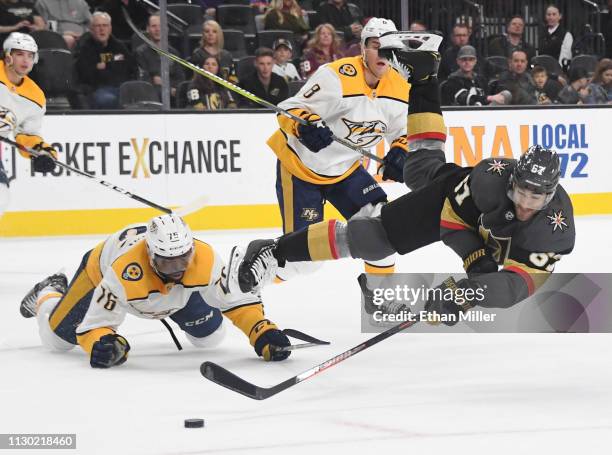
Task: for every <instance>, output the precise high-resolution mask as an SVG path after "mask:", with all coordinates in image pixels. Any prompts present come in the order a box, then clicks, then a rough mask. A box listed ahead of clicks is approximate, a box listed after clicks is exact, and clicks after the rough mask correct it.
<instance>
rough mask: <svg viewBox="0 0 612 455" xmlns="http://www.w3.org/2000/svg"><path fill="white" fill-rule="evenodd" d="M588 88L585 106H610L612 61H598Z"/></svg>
mask: <svg viewBox="0 0 612 455" xmlns="http://www.w3.org/2000/svg"><path fill="white" fill-rule="evenodd" d="M588 88H589V94H588V95H587V97H586V99H585V100H584V103H585V104H612V60H610V59H609V58H603V59H601V60H600V61H599V63H598V65H597V68H596V69H595V76H594V77H593V80H592V81H591V83H590V84H589V87H588Z"/></svg>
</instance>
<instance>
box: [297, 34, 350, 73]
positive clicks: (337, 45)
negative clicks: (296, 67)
mask: <svg viewBox="0 0 612 455" xmlns="http://www.w3.org/2000/svg"><path fill="white" fill-rule="evenodd" d="M340 49H341V42H340V38H338V35H337V34H336V29H335V28H334V26H333V25H331V24H321V25H319V26H318V27H317V28H316V29H315V32H314V36H313V37H312V39H311V40H310V41H309V42H308V45H307V46H306V49H305V50H304V57H303V59H302V64H301V67H302V75H303V76H304V78H307V77H309V76H310V75H311V74H313V73H314V72H315V71H316V70H317V68H318V67H319V66H321V65H323V64H325V63H329V62H333V61H334V60H338V59H339V58H342V57H344V55H343V54H342V51H341V50H340Z"/></svg>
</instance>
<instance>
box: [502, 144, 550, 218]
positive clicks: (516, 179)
mask: <svg viewBox="0 0 612 455" xmlns="http://www.w3.org/2000/svg"><path fill="white" fill-rule="evenodd" d="M560 175H561V163H560V161H559V155H557V152H555V151H554V150H550V149H547V148H544V147H542V146H541V145H532V146H531V147H529V148H528V149H527V151H526V152H525V153H524V154H523V156H521V157H520V159H519V160H518V162H517V163H516V167H515V168H514V170H513V171H512V175H511V176H510V180H509V181H508V197H509V198H510V199H511V200H512V201H513V202H514V203H515V204H516V203H520V204H521V205H522V206H525V207H527V208H531V209H536V210H541V209H543V208H544V207H546V205H547V204H548V203H549V202H550V201H551V199H552V198H553V196H554V195H555V191H556V190H557V185H558V184H559V177H560ZM517 188H518V190H517ZM521 190H523V191H521ZM524 190H528V191H527V193H528V192H531V193H533V195H532V196H528V197H525V195H522V196H521V195H520V194H517V193H525V191H524ZM537 195H544V196H545V197H541V196H540V197H538V196H537Z"/></svg>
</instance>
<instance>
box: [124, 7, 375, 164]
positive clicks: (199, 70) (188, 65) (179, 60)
mask: <svg viewBox="0 0 612 455" xmlns="http://www.w3.org/2000/svg"><path fill="white" fill-rule="evenodd" d="M122 8H123V15H124V16H125V20H126V22H127V23H128V25H129V26H130V28H131V29H132V30H133V31H134V33H135V34H136V35H137V36H138V37H139V38H140V39H141V40H143V41H144V42H145V43H146V44H147V45H148V46H149V47H151V49H153V50H155V51H156V52H157V53H158V54H160V55H163V56H164V57H166V58H168V59H170V60H173V61H175V62H176V63H178V64H179V65H182V66H184V67H186V68H189V69H190V70H192V71H194V72H195V73H198V74H199V75H201V76H204V77H206V78H208V79H210V80H212V81H214V82H216V83H217V84H220V85H222V86H223V87H225V88H226V89H228V90H231V91H232V92H235V93H237V94H239V95H241V96H243V97H245V98H246V99H248V100H250V101H253V102H254V103H257V104H261V105H262V106H265V107H267V108H269V109H272V110H273V111H275V112H276V113H278V114H281V115H284V116H286V117H289V118H290V119H292V120H294V121H296V122H298V123H300V124H302V125H311V123H310V122H308V121H307V120H304V119H303V118H301V117H298V116H297V115H294V114H292V113H291V112H289V111H286V110H285V109H283V108H281V107H278V106H276V105H275V104H272V103H270V102H269V101H266V100H264V99H262V98H259V97H258V96H257V95H254V94H253V93H251V92H249V91H247V90H245V89H243V88H241V87H238V86H237V85H234V84H232V83H231V82H229V81H226V80H225V79H223V78H222V77H219V76H217V75H216V74H213V73H211V72H209V71H206V70H205V69H203V68H200V67H199V66H197V65H194V64H193V63H191V62H188V61H187V60H184V59H182V58H181V57H178V56H176V55H174V54H172V53H171V52H167V51H165V50H163V49H161V48H160V47H158V46H157V45H156V44H155V43H154V42H153V41H151V40H150V39H149V38H147V37H146V36H145V35H144V33H142V32H141V31H140V30H138V27H136V26H135V25H134V23H133V22H132V19H131V18H130V15H129V13H128V12H127V9H126V8H125V7H123V6H122ZM332 139H333V140H334V141H336V142H338V143H339V144H342V145H344V146H345V147H348V148H350V149H351V150H353V151H355V152H357V153H359V154H360V155H362V156H364V157H366V158H370V159H371V160H373V161H376V162H377V163H383V160H382V159H381V158H379V157H378V156H376V155H374V154H373V153H370V152H368V151H367V150H365V149H362V148H361V147H357V146H356V145H353V144H351V143H350V142H349V141H347V140H346V139H342V138H340V137H338V136H336V135H335V134H334V135H332Z"/></svg>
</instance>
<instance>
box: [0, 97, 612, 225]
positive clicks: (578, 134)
mask: <svg viewBox="0 0 612 455" xmlns="http://www.w3.org/2000/svg"><path fill="white" fill-rule="evenodd" d="M445 121H446V125H447V128H448V139H447V142H446V154H447V159H448V160H449V161H454V162H456V163H458V164H462V165H474V164H475V163H477V162H478V161H480V160H481V159H483V158H488V157H491V156H493V157H495V156H500V157H514V158H516V157H518V156H519V155H520V153H521V151H523V150H524V149H525V148H526V147H527V146H528V144H531V143H539V144H542V145H544V146H546V147H551V148H554V149H556V150H557V151H558V152H559V153H560V156H561V161H562V175H563V177H562V180H561V182H562V184H563V185H564V187H565V188H566V189H567V191H568V192H569V193H570V194H571V195H572V199H573V201H574V209H575V212H576V213H577V214H579V215H588V214H609V213H612V179H610V177H609V173H610V171H609V170H610V169H612V153H611V150H610V148H611V147H610V143H609V141H610V139H609V130H610V129H611V125H612V108H610V107H587V108H580V109H576V108H574V109H572V108H569V109H566V108H562V107H561V108H547V109H542V108H537V109H520V110H519V109H477V110H473V109H471V110H449V111H447V112H445ZM276 127H277V123H276V119H275V115H274V114H272V113H269V112H265V111H263V112H262V111H259V112H255V111H250V112H243V113H187V114H186V113H172V114H160V113H146V114H145V113H125V114H121V115H117V114H100V113H96V114H95V115H87V114H80V115H52V114H49V115H47V117H46V118H45V123H44V130H43V135H44V137H45V138H46V140H47V141H49V142H52V143H53V144H54V146H55V147H56V148H57V150H58V151H59V152H60V153H59V155H60V160H61V161H63V162H65V163H67V164H69V165H71V166H73V167H77V168H79V169H81V170H84V171H86V172H88V173H91V174H93V175H95V176H96V177H97V178H99V179H102V180H105V181H108V182H111V183H112V184H115V185H117V186H120V187H122V188H125V189H126V190H128V191H130V192H132V193H134V194H137V195H140V196H142V197H144V198H146V199H149V200H151V201H154V202H156V203H157V204H160V205H165V206H169V207H177V206H182V205H185V204H189V203H190V202H192V201H194V200H196V199H197V198H199V197H200V196H202V195H206V196H207V198H208V199H207V200H208V203H207V205H206V206H205V207H204V208H203V209H202V210H199V211H198V212H196V213H194V214H192V215H189V217H188V218H187V219H188V221H189V222H190V224H191V226H192V227H193V228H194V229H196V230H201V229H235V228H261V227H275V226H280V214H279V211H278V208H277V206H276V194H275V179H276V170H275V163H276V158H275V155H274V154H273V153H272V151H271V150H270V149H269V148H268V147H267V145H266V140H267V139H268V137H269V136H270V135H271V134H272V133H273V132H274V130H275V128H276ZM385 147H386V146H385V145H384V144H379V146H378V147H377V148H376V152H377V153H378V154H379V155H380V156H382V155H383V154H384V151H385ZM0 156H1V159H2V163H3V166H4V168H5V170H6V171H7V173H8V174H9V177H10V178H11V202H10V205H9V208H8V211H7V213H6V214H5V216H4V217H3V218H2V219H1V220H0V236H30V235H32V236H35V235H64V234H91V233H107V232H112V231H113V230H116V229H119V228H120V227H122V226H124V225H125V224H128V223H131V222H135V221H142V220H143V219H146V218H147V217H149V216H152V215H154V214H155V213H156V212H155V210H153V209H148V208H146V207H143V206H142V204H140V203H138V202H136V201H134V200H132V199H129V198H127V197H125V196H122V195H120V194H118V193H116V192H114V191H111V190H109V189H108V188H104V187H103V186H102V185H99V184H96V183H95V182H94V181H90V180H88V179H86V178H83V177H79V176H77V175H74V174H72V175H68V174H67V173H66V172H65V171H63V170H61V169H58V170H56V172H55V175H46V176H44V175H39V174H33V173H32V172H31V169H30V165H29V162H28V160H26V159H23V158H22V157H21V156H19V155H18V154H17V153H16V152H15V151H14V150H12V149H11V148H7V147H6V146H3V147H2V149H1V155H0ZM364 165H365V166H367V167H368V169H370V170H371V171H372V172H373V173H374V172H375V169H376V167H375V166H374V163H368V162H365V163H364ZM383 187H384V189H385V190H386V191H387V192H388V193H389V194H390V195H391V197H392V198H393V197H397V195H399V194H401V193H402V192H403V191H404V187H403V185H400V184H395V183H384V184H383ZM328 206H329V204H328ZM328 208H329V207H328ZM329 215H334V212H333V211H330V212H329Z"/></svg>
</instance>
